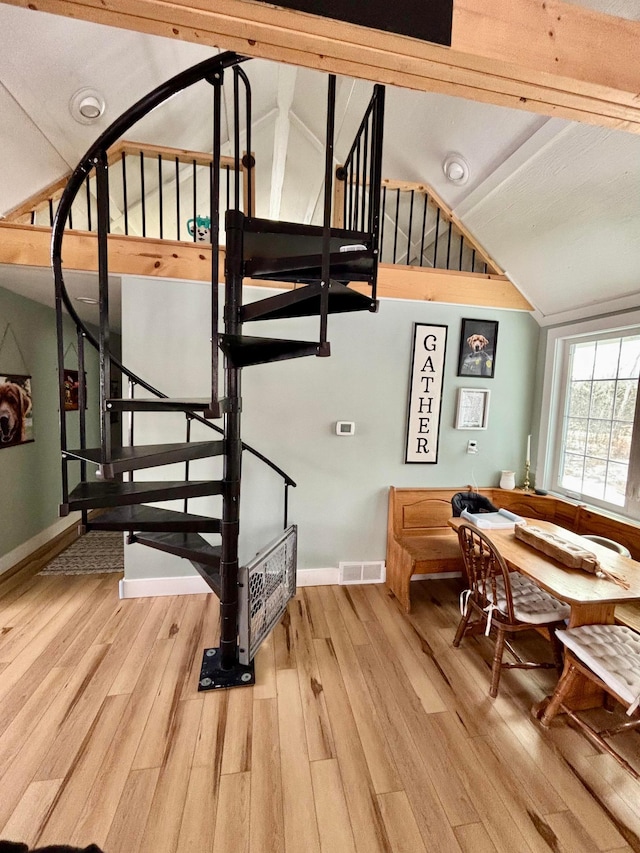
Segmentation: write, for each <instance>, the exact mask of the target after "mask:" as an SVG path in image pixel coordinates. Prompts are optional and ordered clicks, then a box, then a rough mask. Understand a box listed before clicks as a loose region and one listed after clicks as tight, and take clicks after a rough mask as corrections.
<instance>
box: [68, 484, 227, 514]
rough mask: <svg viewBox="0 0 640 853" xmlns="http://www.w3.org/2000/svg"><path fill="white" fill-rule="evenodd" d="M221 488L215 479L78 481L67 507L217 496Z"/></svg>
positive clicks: (83, 507) (88, 506) (119, 504)
mask: <svg viewBox="0 0 640 853" xmlns="http://www.w3.org/2000/svg"><path fill="white" fill-rule="evenodd" d="M222 491H223V483H222V482H220V481H216V480H187V481H184V480H178V481H176V480H170V481H164V480H163V481H158V480H153V481H147V482H144V481H139V480H136V481H135V482H129V483H121V482H119V481H113V480H108V481H106V482H102V481H98V482H95V483H94V482H86V481H85V482H81V483H79V484H78V485H77V486H76V487H75V489H73V491H72V492H71V493H70V495H69V497H68V500H67V503H66V504H63V507H66V509H67V510H74V509H92V508H101V507H110V506H121V505H125V504H136V503H145V502H147V501H163V500H174V499H175V498H185V497H202V496H204V495H217V494H221V493H222Z"/></svg>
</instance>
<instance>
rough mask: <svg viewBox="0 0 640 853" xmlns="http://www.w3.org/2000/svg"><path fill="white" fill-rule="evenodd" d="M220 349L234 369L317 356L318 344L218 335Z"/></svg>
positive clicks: (248, 336) (282, 339)
mask: <svg viewBox="0 0 640 853" xmlns="http://www.w3.org/2000/svg"><path fill="white" fill-rule="evenodd" d="M220 349H221V350H222V351H223V352H224V353H225V355H227V356H228V358H229V359H230V360H231V361H232V362H233V364H234V366H235V367H248V366H249V365H252V364H266V363H268V362H273V361H284V360H285V359H289V358H300V357H302V356H307V355H317V354H318V352H319V344H318V343H317V342H315V341H295V340H287V339H284V338H260V337H255V336H251V335H220Z"/></svg>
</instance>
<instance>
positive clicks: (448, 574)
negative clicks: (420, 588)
mask: <svg viewBox="0 0 640 853" xmlns="http://www.w3.org/2000/svg"><path fill="white" fill-rule="evenodd" d="M461 577H462V572H433V574H430V575H412V576H411V580H412V581H438V580H443V579H445V580H446V578H461Z"/></svg>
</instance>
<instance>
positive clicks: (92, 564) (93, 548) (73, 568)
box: [39, 530, 124, 575]
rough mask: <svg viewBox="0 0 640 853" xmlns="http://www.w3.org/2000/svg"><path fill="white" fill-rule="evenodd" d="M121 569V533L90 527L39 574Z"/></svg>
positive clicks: (122, 548) (94, 572)
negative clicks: (88, 530)
mask: <svg viewBox="0 0 640 853" xmlns="http://www.w3.org/2000/svg"><path fill="white" fill-rule="evenodd" d="M123 571H124V534H122V533H119V532H117V531H116V532H115V533H112V532H102V531H98V530H92V531H90V532H89V533H87V534H85V535H84V536H81V537H80V538H79V539H76V541H75V542H74V543H73V544H71V545H69V547H68V548H67V549H66V551H63V552H62V553H61V554H58V556H57V557H54V559H53V560H51V562H50V563H47V565H46V566H45V567H44V569H42V571H41V572H39V574H41V575H98V574H104V573H105V572H123Z"/></svg>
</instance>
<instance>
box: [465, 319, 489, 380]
mask: <svg viewBox="0 0 640 853" xmlns="http://www.w3.org/2000/svg"><path fill="white" fill-rule="evenodd" d="M497 343H498V323H497V321H496V320H469V319H464V320H463V321H462V331H461V333H460V354H459V356H458V376H479V377H482V378H483V379H493V375H494V373H495V369H496V345H497Z"/></svg>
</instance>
